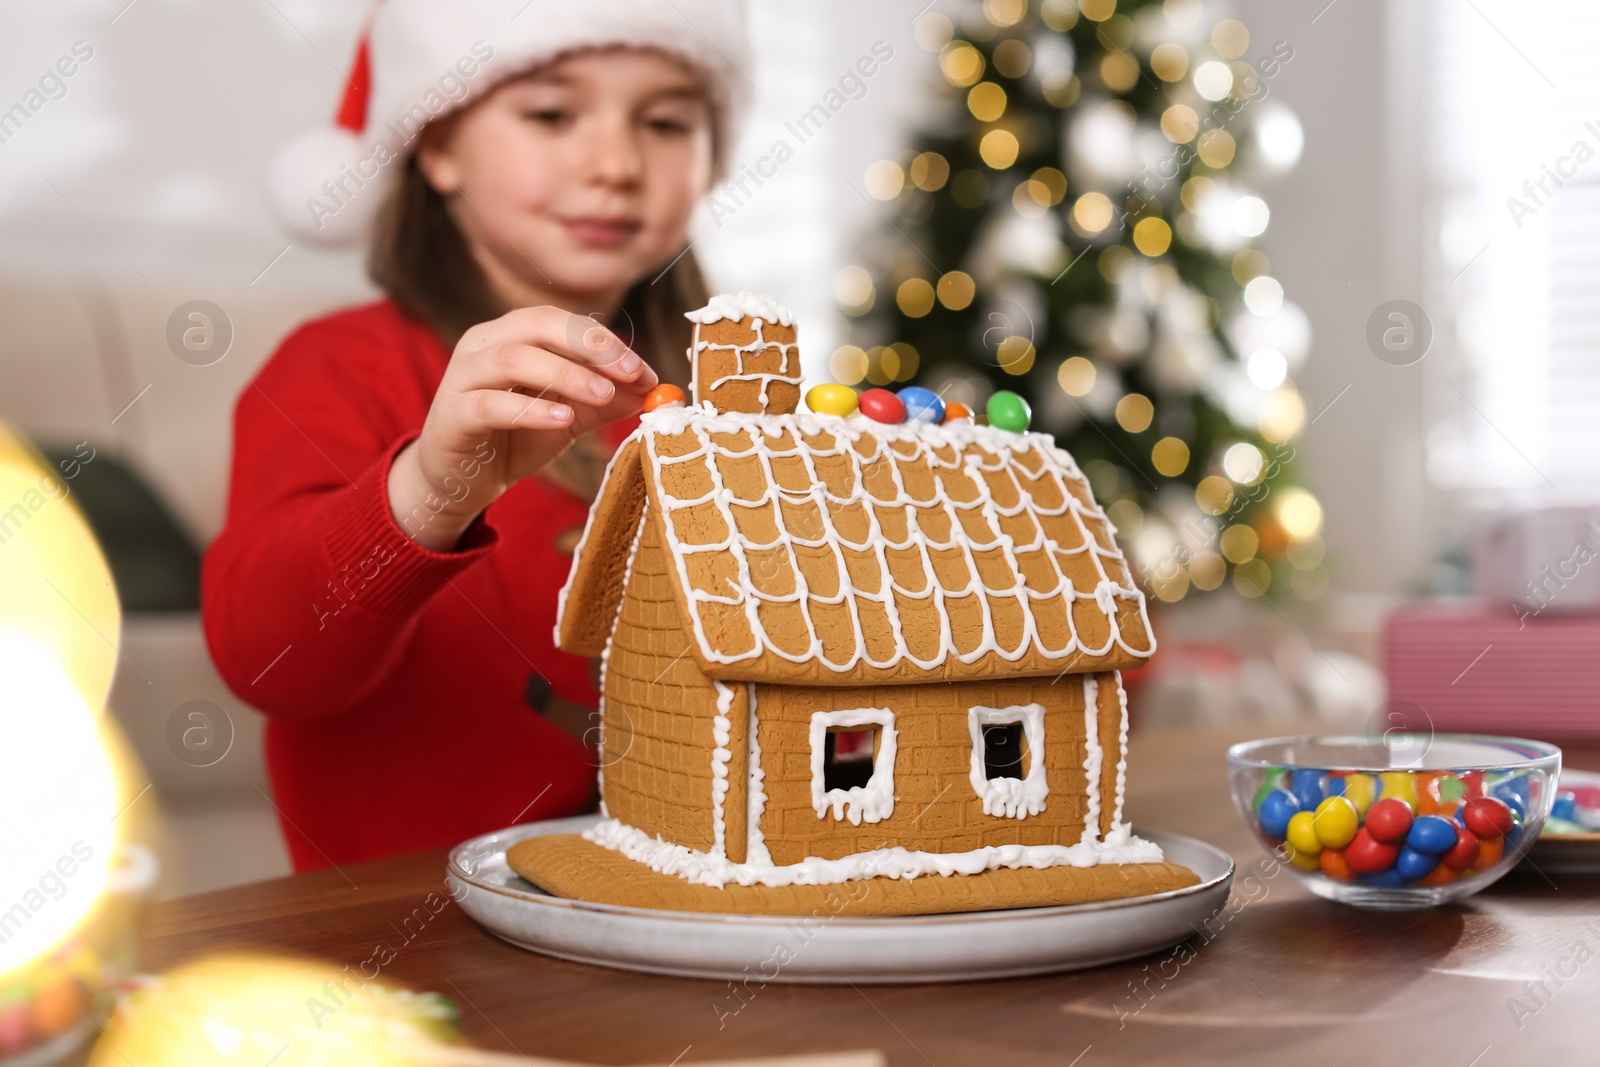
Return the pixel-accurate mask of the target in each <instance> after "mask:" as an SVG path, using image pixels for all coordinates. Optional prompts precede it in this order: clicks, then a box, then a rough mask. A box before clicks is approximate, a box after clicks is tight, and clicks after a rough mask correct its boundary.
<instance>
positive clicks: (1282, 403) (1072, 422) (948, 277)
mask: <svg viewBox="0 0 1600 1067" xmlns="http://www.w3.org/2000/svg"><path fill="white" fill-rule="evenodd" d="M916 35H917V40H918V42H919V43H920V44H922V46H923V47H925V48H927V49H929V50H930V51H934V52H937V53H938V58H939V72H940V73H941V74H942V76H943V84H942V85H940V86H939V88H938V91H937V94H936V99H935V100H934V102H933V106H932V109H931V110H932V117H931V118H930V119H929V120H928V121H927V122H926V124H925V125H924V127H923V128H922V129H921V130H919V131H918V132H917V135H916V137H915V140H914V142H913V147H912V148H911V149H910V150H908V151H907V152H905V153H903V154H902V155H900V156H899V157H897V158H894V159H885V160H881V161H879V162H877V163H874V164H873V165H872V166H871V167H870V168H869V169H868V171H867V173H866V175H865V179H864V185H865V188H864V190H862V191H863V194H864V195H867V196H869V197H871V198H873V200H874V204H875V206H876V207H877V208H878V210H879V212H880V213H881V214H882V215H883V216H884V219H885V221H886V222H887V223H888V225H887V226H886V227H885V229H884V233H883V235H882V236H883V240H882V241H880V242H879V244H878V246H877V247H878V254H877V255H876V256H875V258H874V259H873V261H872V262H869V263H868V264H867V265H866V266H854V267H847V268H846V269H845V270H843V271H841V272H840V274H839V275H838V277H837V278H836V279H835V293H836V296H837V297H838V299H839V302H840V304H841V306H842V307H843V309H844V311H845V312H846V314H847V315H849V316H851V333H850V340H851V342H852V343H851V344H848V345H846V346H844V347H842V348H841V349H839V350H838V351H837V352H835V353H834V356H833V360H832V371H833V374H834V376H835V378H836V379H837V380H839V381H841V382H845V383H846V384H851V385H855V384H858V383H859V384H872V385H879V386H889V387H895V385H896V383H903V382H908V381H911V380H913V379H915V380H917V381H918V382H920V383H922V384H925V385H927V386H929V387H930V388H933V389H934V390H936V391H938V392H940V393H941V394H942V395H943V396H944V397H945V399H946V400H947V401H950V400H959V401H962V402H964V403H967V404H968V405H969V406H971V407H973V408H974V409H975V410H978V411H980V412H981V411H982V410H983V401H984V400H985V399H986V397H987V396H988V395H990V394H991V393H992V392H993V391H994V390H998V389H1006V390H1011V391H1013V392H1016V393H1020V394H1021V395H1022V396H1023V397H1025V398H1026V399H1027V400H1028V401H1029V402H1030V403H1031V405H1032V407H1033V426H1032V428H1033V429H1035V430H1042V431H1045V432H1048V433H1051V434H1053V435H1055V437H1056V438H1057V440H1058V441H1059V442H1060V443H1061V445H1062V446H1063V447H1064V448H1066V449H1067V450H1068V451H1070V452H1071V453H1072V454H1073V455H1074V456H1075V457H1076V458H1077V460H1078V462H1079V464H1080V465H1081V466H1082V467H1083V469H1084V471H1085V473H1086V474H1087V475H1088V477H1089V479H1090V481H1091V483H1092V485H1093V488H1094V490H1095V494H1096V496H1097V497H1098V499H1099V500H1100V501H1101V502H1102V503H1103V504H1105V505H1106V507H1107V511H1108V513H1109V515H1110V517H1111V519H1112V521H1113V522H1114V523H1115V524H1116V526H1117V528H1118V531H1119V535H1120V537H1121V539H1122V541H1123V543H1124V545H1125V546H1127V547H1129V548H1131V550H1132V555H1133V558H1134V560H1135V561H1136V563H1137V564H1138V567H1139V570H1140V572H1141V577H1142V580H1143V582H1144V584H1145V586H1146V588H1147V590H1148V591H1150V592H1152V593H1154V594H1155V596H1157V597H1159V598H1160V599H1162V600H1166V601H1173V600H1178V599H1181V598H1182V597H1184V596H1185V595H1189V594H1190V593H1192V592H1193V591H1195V590H1200V591H1209V590H1213V589H1217V588H1218V587H1220V586H1223V585H1224V583H1225V582H1228V581H1229V580H1230V578H1231V584H1232V586H1233V587H1234V588H1236V589H1238V591H1239V592H1241V593H1243V594H1244V595H1246V596H1260V595H1263V594H1266V595H1270V596H1277V595H1280V594H1283V593H1289V592H1291V591H1292V593H1293V594H1298V595H1299V596H1301V597H1304V598H1306V599H1315V598H1316V597H1318V596H1320V595H1321V593H1322V592H1323V591H1324V590H1325V588H1326V585H1327V577H1326V572H1325V571H1324V569H1323V566H1322V555H1323V549H1322V541H1321V539H1320V537H1319V536H1318V534H1319V530H1320V526H1321V519H1322V515H1321V508H1320V506H1319V505H1318V503H1317V501H1316V499H1315V497H1313V496H1312V495H1311V494H1310V493H1309V492H1308V491H1306V490H1305V489H1304V488H1303V487H1300V486H1299V485H1298V484H1297V481H1296V470H1295V463H1294V446H1293V441H1294V439H1295V437H1296V435H1297V434H1298V433H1299V432H1300V431H1301V430H1302V429H1303V427H1304V424H1305V421H1306V408H1305V404H1304V402H1303V401H1302V399H1301V397H1300V395H1299V393H1298V392H1297V391H1296V390H1295V387H1294V385H1293V384H1292V382H1291V381H1290V380H1289V378H1288V374H1289V372H1290V371H1292V370H1293V369H1294V368H1295V367H1296V366H1297V365H1298V364H1299V362H1300V361H1301V360H1302V359H1304V357H1305V355H1306V351H1307V348H1308V347H1309V330H1308V328H1307V325H1306V319H1305V316H1304V314H1303V313H1302V312H1301V311H1300V310H1299V308H1297V307H1296V306H1295V305H1293V304H1292V303H1291V302H1289V301H1287V300H1285V298H1284V293H1283V288H1282V286H1281V285H1280V284H1279V283H1278V281H1277V280H1276V279H1274V278H1273V277H1272V276H1271V273H1270V264H1269V263H1268V261H1267V259H1266V257H1265V256H1264V255H1263V254H1262V253H1261V252H1260V251H1259V250H1257V249H1255V248H1253V247H1251V245H1250V241H1251V239H1252V238H1255V237H1258V236H1259V235H1260V234H1261V233H1262V232H1263V231H1264V230H1265V229H1266V227H1267V224H1268V221H1269V219H1270V217H1271V214H1272V211H1271V208H1270V206H1269V204H1268V203H1267V201H1266V198H1265V197H1264V196H1263V195H1262V193H1261V191H1260V189H1259V188H1258V187H1257V184H1256V183H1257V182H1258V181H1259V180H1263V179H1265V178H1266V177H1269V176H1270V175H1271V174H1272V173H1273V172H1274V171H1282V170H1285V169H1287V168H1288V167H1290V166H1292V165H1293V163H1294V161H1295V159H1296V158H1298V155H1299V149H1300V128H1299V125H1298V123H1297V122H1296V121H1295V119H1294V116H1293V114H1292V113H1291V112H1289V111H1288V110H1287V109H1286V108H1284V107H1283V106H1282V105H1281V104H1279V103H1278V102H1277V101H1275V100H1272V99H1271V82H1272V79H1273V78H1275V77H1277V76H1278V74H1279V73H1280V72H1281V70H1282V68H1283V67H1284V66H1285V65H1286V64H1288V63H1290V62H1292V60H1293V54H1294V53H1293V49H1292V48H1291V47H1290V46H1289V45H1287V44H1286V43H1283V42H1279V43H1277V44H1275V45H1269V46H1265V47H1263V46H1261V45H1259V44H1258V45H1257V46H1256V47H1255V48H1253V49H1252V48H1251V44H1250V38H1249V31H1248V30H1247V29H1246V27H1245V26H1243V25H1242V24H1241V23H1239V22H1237V21H1233V20H1222V21H1215V22H1213V21H1208V20H1206V19H1205V17H1204V12H1203V11H1202V9H1201V4H1200V2H1199V0H1167V2H1166V3H1161V2H1157V0H1120V2H1119V0H1043V2H1042V3H1041V2H1040V0H1031V2H1030V0H984V2H982V3H977V2H974V3H972V4H970V6H968V7H966V8H964V9H962V10H961V11H960V12H959V14H958V17H957V18H956V19H954V20H952V19H951V18H950V17H949V16H948V15H946V14H942V13H940V12H938V11H929V12H926V13H924V14H923V15H922V16H920V18H919V19H918V21H917V23H916ZM869 268H870V269H869Z"/></svg>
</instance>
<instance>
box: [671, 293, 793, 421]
mask: <svg viewBox="0 0 1600 1067" xmlns="http://www.w3.org/2000/svg"><path fill="white" fill-rule="evenodd" d="M758 329H759V330H760V331H761V332H760V336H759V337H758V336H757V333H756V331H757V330H758ZM694 343H695V346H696V348H695V350H693V351H691V353H690V359H692V360H693V361H694V363H695V374H694V397H693V401H694V403H696V404H698V403H701V402H702V401H707V400H709V401H710V402H711V405H712V407H714V408H716V410H718V411H742V412H747V413H751V414H755V413H760V412H766V413H769V414H774V415H780V414H785V415H786V414H788V413H789V412H792V411H794V409H795V408H796V407H797V406H798V405H799V403H800V352H799V349H798V348H795V347H792V346H793V345H794V344H795V328H794V327H793V326H783V325H780V324H779V323H776V322H766V321H764V320H760V319H752V318H749V317H748V316H747V317H746V318H745V319H743V320H742V321H740V322H732V321H730V320H728V319H722V320H720V321H718V322H713V323H709V324H696V325H695V333H694ZM701 346H704V347H701ZM781 346H791V347H787V348H785V347H781Z"/></svg>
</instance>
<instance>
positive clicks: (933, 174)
mask: <svg viewBox="0 0 1600 1067" xmlns="http://www.w3.org/2000/svg"><path fill="white" fill-rule="evenodd" d="M909 174H910V178H911V184H912V185H915V186H916V187H917V188H918V189H921V190H922V191H923V192H928V193H935V192H938V191H939V190H940V189H943V188H944V185H945V182H947V181H949V180H950V162H949V161H948V160H947V159H945V158H944V156H941V155H940V154H939V153H937V152H923V153H921V154H919V155H918V156H917V157H916V158H915V159H913V160H912V161H911V168H910V171H909Z"/></svg>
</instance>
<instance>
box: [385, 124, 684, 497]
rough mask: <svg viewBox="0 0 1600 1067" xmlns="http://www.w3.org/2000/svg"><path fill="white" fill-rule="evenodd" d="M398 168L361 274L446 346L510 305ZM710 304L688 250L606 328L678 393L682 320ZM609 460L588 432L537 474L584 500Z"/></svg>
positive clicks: (413, 163) (410, 172) (443, 208)
mask: <svg viewBox="0 0 1600 1067" xmlns="http://www.w3.org/2000/svg"><path fill="white" fill-rule="evenodd" d="M404 167H405V170H404V172H403V173H402V174H401V176H400V180H399V181H397V182H396V183H395V185H394V187H393V189H392V190H391V191H390V193H389V197H388V199H387V200H386V201H385V202H384V205H383V207H382V209H381V210H380V211H379V213H378V218H377V221H376V224H375V226H374V228H373V239H372V245H371V249H370V251H369V254H368V258H367V273H368V275H369V276H370V277H371V278H372V281H373V283H374V284H376V285H377V286H378V287H379V288H380V289H382V290H383V291H384V292H386V293H388V294H389V297H390V299H392V300H393V301H394V302H395V304H397V305H398V306H399V307H400V309H401V310H402V311H404V312H405V313H406V314H408V315H410V316H411V317H412V318H415V319H417V320H419V321H421V322H423V323H425V324H426V325H427V326H428V327H429V328H430V329H432V330H433V332H434V333H435V334H436V335H437V336H438V338H439V340H440V341H442V342H443V343H444V346H445V347H446V348H449V349H454V348H455V346H456V342H458V341H459V340H461V335H462V334H464V333H466V332H467V330H468V329H469V328H471V327H472V326H475V325H477V324H478V323H480V322H487V321H489V320H490V319H495V318H499V317H500V316H501V315H504V314H505V313H506V312H508V311H510V310H511V308H510V307H507V306H506V305H505V304H504V302H502V301H501V300H500V298H499V297H498V296H496V295H495V294H494V292H493V290H492V289H491V288H490V285H489V280H488V278H486V277H485V276H484V273H483V269H482V268H481V267H479V266H478V262H477V260H476V259H474V258H473V256H472V250H471V249H470V248H468V247H467V242H466V238H464V237H463V236H462V235H461V230H460V229H459V228H458V227H457V226H456V224H455V220H454V219H452V218H451V217H450V209H449V205H448V203H447V202H446V200H445V198H444V197H443V196H441V195H440V194H439V193H438V192H437V191H436V190H435V189H434V188H433V186H432V185H430V184H428V180H427V178H426V177H424V176H423V173H422V168H421V167H420V166H418V164H417V157H416V153H415V152H413V153H412V154H411V155H410V157H409V158H407V160H406V161H405V163H404ZM709 299H710V297H709V294H708V293H707V291H706V283H705V279H704V278H703V277H701V274H700V266H699V264H698V263H697V262H696V261H695V258H694V253H693V252H692V251H688V252H685V253H684V254H683V255H682V256H680V257H679V258H678V259H677V260H676V261H675V262H674V263H673V264H672V265H671V266H669V267H667V268H666V269H665V270H664V271H662V272H661V273H660V275H659V276H656V277H653V278H650V279H644V280H641V281H639V282H638V283H637V284H635V285H634V287H633V288H632V289H630V290H628V293H627V295H626V296H625V297H624V298H623V302H622V308H621V310H620V311H618V312H617V316H616V321H614V322H613V323H612V324H611V325H612V328H613V329H614V330H616V332H617V333H618V334H619V335H620V336H621V337H622V338H623V340H625V341H627V342H628V343H629V344H631V345H632V346H633V350H634V351H635V352H637V353H639V355H640V356H642V357H643V358H644V359H645V360H646V361H647V362H649V364H650V366H651V367H652V368H654V369H655V372H656V375H657V376H658V377H660V379H661V380H662V381H663V382H669V383H671V384H674V385H678V386H682V387H687V385H688V383H689V361H688V359H686V358H685V353H686V352H687V351H688V348H689V341H690V332H691V329H692V327H691V325H690V323H689V320H687V319H686V318H684V314H685V313H686V312H689V311H693V310H694V309H695V308H699V307H704V306H705V304H706V302H707V300H709ZM609 458H610V456H609V454H608V452H607V450H606V448H605V446H604V445H603V444H602V443H601V442H599V441H596V440H595V439H594V435H592V434H590V435H587V436H585V437H582V438H579V440H578V441H577V442H576V443H575V444H574V445H573V446H572V447H571V448H569V449H567V451H566V452H564V453H563V454H562V455H561V456H560V457H558V458H557V459H556V460H555V461H554V462H552V463H551V464H549V465H548V466H547V467H545V469H544V470H543V471H541V472H540V474H541V476H542V477H544V478H545V479H546V480H548V481H550V482H553V483H554V484H556V485H559V486H561V487H562V488H564V489H566V490H568V491H569V492H572V493H574V494H575V495H577V496H578V497H579V498H581V499H583V500H593V499H594V497H595V495H596V494H597V493H598V492H599V490H600V480H601V476H602V475H603V474H604V472H605V464H606V461H607V460H608V459H609Z"/></svg>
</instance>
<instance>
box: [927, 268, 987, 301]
mask: <svg viewBox="0 0 1600 1067" xmlns="http://www.w3.org/2000/svg"><path fill="white" fill-rule="evenodd" d="M977 291H978V288H977V285H976V284H974V283H973V281H972V275H970V274H967V273H965V272H964V271H959V270H953V271H951V272H950V273H948V274H946V275H944V276H942V277H941V278H940V279H939V284H938V286H937V287H936V288H935V292H936V295H937V296H938V297H939V303H941V304H943V305H944V306H945V307H947V308H949V309H950V310H951V311H961V310H962V309H964V308H965V307H966V306H967V305H968V304H970V303H972V298H973V296H974V295H975V294H976V293H977Z"/></svg>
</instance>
